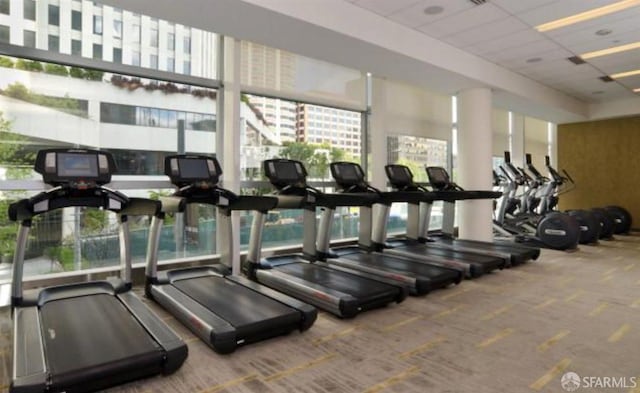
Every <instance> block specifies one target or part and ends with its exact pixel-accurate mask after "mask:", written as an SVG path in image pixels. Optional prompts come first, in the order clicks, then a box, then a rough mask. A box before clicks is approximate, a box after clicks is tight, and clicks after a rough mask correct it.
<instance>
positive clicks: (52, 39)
mask: <svg viewBox="0 0 640 393" xmlns="http://www.w3.org/2000/svg"><path fill="white" fill-rule="evenodd" d="M48 43H49V50H50V51H52V52H59V51H60V38H59V37H58V36H57V35H51V34H50V35H49V37H48Z"/></svg>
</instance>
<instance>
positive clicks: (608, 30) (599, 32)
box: [596, 29, 613, 36]
mask: <svg viewBox="0 0 640 393" xmlns="http://www.w3.org/2000/svg"><path fill="white" fill-rule="evenodd" d="M612 32H613V30H611V29H600V30H598V31H596V35H600V36H605V35H609V34H611V33H612Z"/></svg>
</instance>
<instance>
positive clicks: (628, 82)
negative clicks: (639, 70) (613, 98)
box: [616, 75, 640, 90]
mask: <svg viewBox="0 0 640 393" xmlns="http://www.w3.org/2000/svg"><path fill="white" fill-rule="evenodd" d="M616 82H618V83H620V84H621V85H624V86H627V87H628V88H629V89H631V90H633V89H638V88H640V75H635V76H630V77H627V78H620V79H617V80H616Z"/></svg>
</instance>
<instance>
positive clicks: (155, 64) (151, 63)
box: [149, 55, 158, 69]
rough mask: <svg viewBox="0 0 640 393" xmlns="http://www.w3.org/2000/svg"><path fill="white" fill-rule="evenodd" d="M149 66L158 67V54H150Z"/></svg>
mask: <svg viewBox="0 0 640 393" xmlns="http://www.w3.org/2000/svg"><path fill="white" fill-rule="evenodd" d="M149 68H155V69H158V55H149Z"/></svg>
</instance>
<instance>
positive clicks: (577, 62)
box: [567, 56, 586, 65]
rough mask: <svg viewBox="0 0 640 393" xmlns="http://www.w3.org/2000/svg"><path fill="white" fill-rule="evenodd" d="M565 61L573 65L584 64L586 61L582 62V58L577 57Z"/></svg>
mask: <svg viewBox="0 0 640 393" xmlns="http://www.w3.org/2000/svg"><path fill="white" fill-rule="evenodd" d="M567 60H569V61H570V62H572V63H573V64H576V65H578V64H585V63H586V61H584V60H582V57H578V56H572V57H569V58H567Z"/></svg>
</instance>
